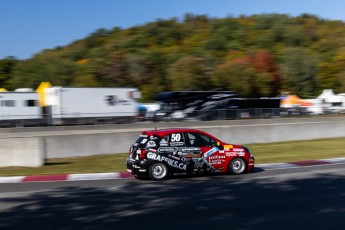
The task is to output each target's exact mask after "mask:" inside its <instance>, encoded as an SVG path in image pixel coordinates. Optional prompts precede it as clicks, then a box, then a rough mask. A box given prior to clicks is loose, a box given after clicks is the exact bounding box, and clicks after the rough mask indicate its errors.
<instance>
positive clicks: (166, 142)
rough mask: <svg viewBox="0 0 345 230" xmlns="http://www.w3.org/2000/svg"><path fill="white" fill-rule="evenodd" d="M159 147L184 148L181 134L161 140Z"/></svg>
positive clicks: (173, 134) (170, 135)
mask: <svg viewBox="0 0 345 230" xmlns="http://www.w3.org/2000/svg"><path fill="white" fill-rule="evenodd" d="M159 144H160V146H174V147H175V146H185V140H184V136H183V134H182V133H172V134H169V135H167V136H165V137H163V138H162V140H161V141H160V143H159Z"/></svg>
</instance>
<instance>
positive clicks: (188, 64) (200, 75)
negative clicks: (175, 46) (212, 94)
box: [168, 56, 213, 91]
mask: <svg viewBox="0 0 345 230" xmlns="http://www.w3.org/2000/svg"><path fill="white" fill-rule="evenodd" d="M168 71H169V80H170V82H171V86H172V87H171V89H172V90H174V91H178V90H211V89H212V88H213V85H212V80H211V76H212V72H211V70H210V68H209V67H208V66H207V63H206V60H205V59H202V58H198V57H194V56H187V57H183V58H181V59H179V60H178V61H176V62H175V63H174V64H172V65H171V66H170V68H169V70H168Z"/></svg>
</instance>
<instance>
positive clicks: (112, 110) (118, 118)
mask: <svg viewBox="0 0 345 230" xmlns="http://www.w3.org/2000/svg"><path fill="white" fill-rule="evenodd" d="M138 98H140V92H139V91H138V89H136V88H100V87H94V88H86V87H61V86H56V87H50V88H46V89H44V101H45V104H46V105H47V106H48V107H49V108H50V109H49V110H50V113H51V117H52V124H66V123H76V122H77V123H78V124H82V123H92V124H94V123H98V122H103V121H106V122H110V123H128V122H131V121H132V120H133V118H135V117H136V116H137V115H138V106H137V102H136V101H135V99H138Z"/></svg>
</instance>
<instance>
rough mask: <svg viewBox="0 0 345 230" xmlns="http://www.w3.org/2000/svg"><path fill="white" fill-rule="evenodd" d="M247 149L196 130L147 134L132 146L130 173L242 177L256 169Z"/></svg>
mask: <svg viewBox="0 0 345 230" xmlns="http://www.w3.org/2000/svg"><path fill="white" fill-rule="evenodd" d="M254 161H255V160H254V156H253V154H252V153H251V152H250V151H249V149H248V148H246V147H244V146H240V145H234V144H227V143H224V142H222V141H220V140H219V139H217V138H216V137H214V136H212V135H210V134H208V133H206V132H203V131H201V130H196V129H186V128H174V129H164V130H151V131H144V132H142V133H141V135H140V136H139V137H138V139H137V140H136V141H135V142H134V144H133V145H132V146H131V147H130V151H129V157H128V158H127V162H126V165H127V170H128V172H130V173H132V174H134V175H135V177H136V178H144V177H147V176H149V177H150V178H151V179H152V180H163V179H165V178H167V177H168V176H170V175H197V174H206V175H207V174H212V173H230V174H243V173H246V172H249V171H251V170H252V169H253V168H254Z"/></svg>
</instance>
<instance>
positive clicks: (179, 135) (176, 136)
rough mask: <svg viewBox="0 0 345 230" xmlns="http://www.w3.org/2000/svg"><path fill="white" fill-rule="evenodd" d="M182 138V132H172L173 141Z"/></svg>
mask: <svg viewBox="0 0 345 230" xmlns="http://www.w3.org/2000/svg"><path fill="white" fill-rule="evenodd" d="M180 140H181V134H180V133H173V134H171V141H172V142H175V141H180Z"/></svg>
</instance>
